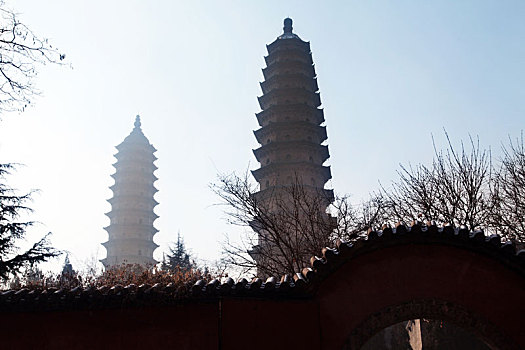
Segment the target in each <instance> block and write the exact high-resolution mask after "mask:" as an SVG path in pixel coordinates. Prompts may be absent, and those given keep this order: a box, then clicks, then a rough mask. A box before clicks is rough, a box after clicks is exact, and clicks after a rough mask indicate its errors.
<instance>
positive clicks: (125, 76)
mask: <svg viewBox="0 0 525 350" xmlns="http://www.w3.org/2000/svg"><path fill="white" fill-rule="evenodd" d="M8 5H9V6H11V7H13V8H15V10H16V11H17V12H19V13H20V19H21V20H22V21H23V22H24V23H26V24H27V25H29V26H30V28H32V29H33V30H34V31H35V32H37V33H38V34H39V35H41V36H44V37H48V38H49V39H50V40H51V41H52V42H53V44H54V45H55V46H58V47H59V48H60V49H61V50H62V51H63V52H64V53H66V55H67V56H66V58H67V61H68V62H69V63H71V64H72V66H73V69H69V68H67V67H52V66H46V67H43V68H42V69H41V74H40V76H39V77H38V81H37V84H38V87H39V88H40V89H41V90H42V91H43V95H42V96H41V97H40V98H38V99H37V100H36V101H35V103H36V105H35V106H34V107H32V108H30V109H28V110H27V111H26V112H24V113H22V114H19V113H11V114H5V115H3V116H1V117H2V119H3V120H2V121H1V122H0V162H18V163H23V164H25V166H24V167H22V168H20V169H19V170H18V172H17V173H16V175H15V176H14V177H12V178H11V179H10V183H11V184H13V185H14V186H16V187H18V188H20V189H21V190H27V189H32V188H37V189H40V193H39V194H38V195H36V196H35V200H34V202H33V204H32V206H33V207H34V209H35V213H34V215H33V218H34V219H36V220H38V221H40V222H41V223H42V224H41V225H39V226H37V227H36V228H35V229H33V230H32V231H31V235H32V236H36V235H41V234H43V233H45V232H47V231H52V232H53V237H52V242H53V244H55V245H56V246H57V247H58V248H61V249H65V250H68V251H70V252H71V260H72V262H73V264H74V266H75V267H76V268H80V269H81V268H83V266H84V263H85V261H87V260H88V259H89V258H90V257H93V256H96V257H97V258H103V257H104V256H105V249H104V248H103V247H102V246H100V243H101V242H104V241H106V240H107V234H106V232H105V231H104V230H103V227H104V226H107V225H108V224H109V219H108V218H107V217H106V216H105V215H104V213H105V212H107V211H109V210H110V205H109V204H108V203H107V202H106V200H107V199H109V198H110V197H111V191H110V190H109V186H110V185H111V184H112V183H113V181H112V178H111V177H110V174H112V173H113V171H114V170H113V168H112V166H111V164H112V163H114V161H115V159H114V158H113V155H114V154H115V152H116V150H115V148H114V146H116V145H117V144H119V143H120V142H121V141H122V140H123V139H124V137H126V136H127V135H128V134H129V132H130V131H131V129H132V128H133V121H134V118H135V115H136V114H137V113H139V114H140V115H141V117H142V128H143V130H144V133H145V134H146V136H147V137H148V138H149V140H150V142H151V143H152V144H153V145H154V146H155V147H156V148H157V149H158V152H157V153H156V155H157V157H158V158H159V159H158V161H157V162H156V165H157V166H158V167H159V169H158V171H157V172H156V175H157V176H158V177H159V180H158V181H157V183H156V187H157V188H158V189H159V193H158V194H157V195H156V199H157V201H158V202H160V205H159V206H158V207H157V208H156V212H157V214H158V215H160V218H159V219H158V220H157V221H156V224H155V226H156V227H157V228H158V229H159V230H160V232H159V233H158V234H157V235H156V237H155V241H156V242H157V243H158V244H160V245H161V248H160V249H158V250H157V251H156V254H155V257H156V258H157V259H160V258H161V257H162V251H163V249H165V248H166V247H167V242H170V241H174V240H176V237H177V231H180V232H181V234H182V235H183V236H184V239H185V241H186V244H187V246H188V247H189V248H190V249H191V250H192V251H193V253H195V254H196V255H197V256H198V257H199V258H202V259H208V260H211V259H215V258H217V257H218V256H219V251H220V245H219V241H220V240H222V237H223V234H225V233H228V232H238V229H236V228H232V227H230V226H228V225H227V224H226V222H225V221H224V220H223V219H224V215H223V214H222V210H223V209H222V208H221V207H218V206H214V205H213V204H214V203H217V202H218V199H217V198H216V197H215V195H214V194H213V193H212V192H211V191H210V190H209V188H208V184H209V183H210V182H213V181H214V180H215V178H216V174H217V173H218V172H223V173H228V172H232V171H236V172H241V173H242V172H244V171H245V170H246V169H247V167H248V166H250V168H252V169H254V168H256V167H257V164H256V161H255V158H254V156H253V154H252V151H251V150H252V149H254V148H257V147H258V144H257V143H256V140H255V137H254V136H253V133H252V131H253V130H255V129H257V128H258V125H257V122H256V118H255V113H256V112H258V111H259V110H260V109H259V106H258V104H257V96H260V95H261V91H260V87H259V82H260V81H262V80H263V77H262V73H261V68H263V67H264V66H265V64H264V59H263V57H264V56H265V55H266V46H265V45H266V44H269V43H271V42H272V41H273V40H274V39H275V38H276V37H277V36H278V35H280V33H281V32H282V26H283V24H282V21H283V19H284V18H285V17H287V16H290V17H291V18H292V19H293V20H294V32H295V33H297V34H298V35H299V36H300V37H301V38H302V39H303V40H305V41H310V42H311V48H312V52H313V59H314V63H315V67H316V71H317V74H318V82H319V88H320V93H321V101H322V102H323V108H324V109H325V118H326V126H327V131H328V145H329V150H330V154H331V157H330V159H329V161H328V162H327V164H329V165H331V167H332V175H333V179H332V181H330V182H329V183H328V184H327V187H331V188H334V189H335V190H336V191H337V192H339V193H350V194H352V195H353V198H354V199H355V200H356V201H359V200H360V199H361V198H365V197H366V196H367V194H368V193H369V192H371V191H373V190H375V189H377V188H378V181H381V182H382V183H383V184H385V185H388V183H389V182H390V181H391V180H393V179H395V178H396V170H397V169H398V168H399V164H400V163H403V164H408V163H412V164H416V163H422V162H423V163H428V162H430V160H431V158H432V152H433V149H432V141H431V135H432V134H433V135H434V136H435V138H436V140H437V143H438V146H443V145H444V137H443V129H446V130H447V131H448V132H449V134H450V135H451V137H452V139H453V141H454V142H455V143H458V142H459V141H460V140H461V139H463V140H465V139H467V138H468V137H469V135H474V136H475V135H479V137H480V140H481V144H482V145H483V146H485V147H489V146H490V147H492V149H493V155H494V157H497V156H498V153H499V147H500V145H501V143H502V142H505V141H506V140H507V139H508V137H509V136H510V137H512V138H515V137H518V136H519V134H520V131H521V130H523V129H525V83H524V82H525V68H524V67H525V21H524V20H523V19H524V18H525V2H523V1H479V0H476V1H341V2H336V1H323V2H314V1H224V0H223V1H167V0H166V1H160V0H158V1H138V0H135V1H131V0H125V1H124V0H110V1H108V0H105V1H101V0H89V1H81V0H74V1H72V0H46V1H41V0H16V1H8Z"/></svg>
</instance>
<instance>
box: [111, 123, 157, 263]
mask: <svg viewBox="0 0 525 350" xmlns="http://www.w3.org/2000/svg"><path fill="white" fill-rule="evenodd" d="M116 148H117V150H118V152H117V154H115V158H117V162H116V163H115V164H113V166H114V167H115V173H114V174H113V175H111V177H112V178H113V179H114V180H115V184H114V185H113V186H111V187H110V189H111V190H112V191H113V197H112V198H111V199H109V200H108V202H109V203H110V204H111V211H109V212H108V213H106V215H107V216H108V217H109V219H110V224H109V226H107V227H105V228H104V229H105V230H106V231H107V232H108V241H107V242H105V243H103V244H102V245H103V246H104V247H105V248H106V250H107V257H106V258H105V259H103V260H101V262H102V263H103V264H104V267H105V268H106V269H107V268H110V267H114V266H117V265H121V264H140V265H143V266H151V265H154V264H156V263H157V261H156V260H155V259H153V251H154V250H155V249H156V248H157V247H158V245H157V244H155V242H153V236H154V235H155V234H156V233H157V232H158V230H157V229H155V227H154V226H153V222H154V221H155V220H156V219H157V218H158V216H157V215H156V214H155V212H154V210H153V209H154V208H155V206H156V205H157V204H158V203H157V201H155V198H154V195H155V193H156V192H157V191H158V190H157V189H156V188H155V186H154V182H155V181H156V180H157V177H156V176H155V175H154V172H155V170H156V169H157V167H156V166H155V164H154V162H155V160H156V159H157V158H156V157H155V155H154V153H155V152H156V149H155V147H153V145H151V144H150V142H149V140H148V139H147V138H146V136H145V135H144V133H143V132H142V129H141V123H140V116H138V115H137V117H136V119H135V127H134V129H133V130H132V131H131V133H130V134H129V135H128V136H127V137H126V138H125V139H124V141H123V142H122V143H121V144H120V145H118V146H117V147H116Z"/></svg>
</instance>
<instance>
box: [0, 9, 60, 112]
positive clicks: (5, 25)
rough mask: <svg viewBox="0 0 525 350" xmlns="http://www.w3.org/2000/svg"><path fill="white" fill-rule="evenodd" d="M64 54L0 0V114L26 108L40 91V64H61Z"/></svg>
mask: <svg viewBox="0 0 525 350" xmlns="http://www.w3.org/2000/svg"><path fill="white" fill-rule="evenodd" d="M64 59H65V55H64V54H63V53H60V52H59V51H58V50H57V49H56V48H54V47H53V46H52V45H51V44H50V43H49V40H48V39H45V38H41V37H39V36H37V35H36V34H35V33H33V31H32V30H31V29H29V27H27V26H26V25H25V24H23V23H22V22H20V21H19V20H18V18H17V15H16V14H15V13H14V12H13V11H11V10H9V9H7V8H6V6H5V3H4V1H2V0H0V113H1V112H8V111H15V110H19V111H21V110H24V109H25V108H26V107H27V106H28V105H29V104H30V103H31V100H32V99H33V97H35V95H38V94H39V91H38V90H37V89H36V87H35V86H34V82H33V81H34V78H35V76H36V75H37V73H38V70H37V67H38V66H40V65H45V64H48V63H54V64H61V63H62V62H63V60H64Z"/></svg>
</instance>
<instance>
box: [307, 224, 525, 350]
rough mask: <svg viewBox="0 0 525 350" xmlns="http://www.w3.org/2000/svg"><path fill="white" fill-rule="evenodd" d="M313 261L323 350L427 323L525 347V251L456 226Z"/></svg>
mask: <svg viewBox="0 0 525 350" xmlns="http://www.w3.org/2000/svg"><path fill="white" fill-rule="evenodd" d="M323 254H324V255H323V258H315V259H313V260H312V265H313V271H312V272H310V276H309V279H310V280H311V281H313V282H314V283H312V285H315V286H316V289H315V291H313V292H314V293H315V298H316V299H317V301H318V303H319V320H320V327H321V330H320V337H321V343H322V344H323V347H322V348H323V349H356V348H359V346H360V345H362V344H364V342H366V340H367V339H368V338H369V337H370V336H371V335H373V334H374V333H376V332H377V331H378V330H380V329H382V328H385V327H386V326H388V325H391V324H394V323H397V322H400V321H403V320H407V319H413V318H419V317H428V318H432V317H434V318H436V317H438V318H439V319H443V320H449V321H451V322H453V323H455V324H457V325H459V326H461V327H463V328H465V329H467V330H473V331H474V332H473V333H474V334H476V335H477V336H479V337H480V338H481V339H483V340H484V341H485V342H486V343H487V345H489V346H491V347H493V348H494V349H512V348H525V334H524V333H523V332H522V329H521V326H522V324H523V322H524V314H525V306H524V297H525V268H524V266H525V264H524V256H525V251H520V252H518V253H516V251H515V249H514V247H513V246H512V245H511V244H502V243H501V241H500V240H499V237H488V238H486V237H485V236H484V235H483V234H482V233H481V232H474V233H472V232H468V231H466V230H458V229H453V228H451V227H445V228H438V227H436V226H430V227H428V228H427V227H421V226H412V227H409V228H407V227H404V226H400V227H398V228H397V229H386V230H383V231H382V232H372V233H371V234H370V235H369V239H368V240H363V241H358V242H355V243H354V244H344V243H339V244H338V248H337V249H336V250H329V249H325V250H323Z"/></svg>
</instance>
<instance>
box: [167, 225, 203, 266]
mask: <svg viewBox="0 0 525 350" xmlns="http://www.w3.org/2000/svg"><path fill="white" fill-rule="evenodd" d="M169 249H170V251H169V253H168V254H167V255H165V256H164V259H163V261H162V269H164V270H170V271H174V270H176V269H180V270H181V271H189V270H191V269H193V268H194V267H195V263H194V262H193V261H192V260H191V254H190V253H189V252H188V251H187V250H186V246H185V244H184V239H183V238H182V237H181V235H180V232H179V233H177V242H176V243H175V246H171V247H170V248H169Z"/></svg>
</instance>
